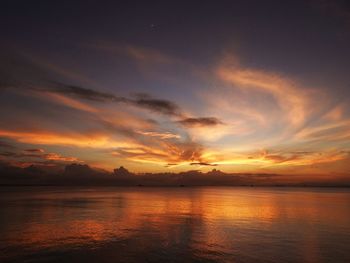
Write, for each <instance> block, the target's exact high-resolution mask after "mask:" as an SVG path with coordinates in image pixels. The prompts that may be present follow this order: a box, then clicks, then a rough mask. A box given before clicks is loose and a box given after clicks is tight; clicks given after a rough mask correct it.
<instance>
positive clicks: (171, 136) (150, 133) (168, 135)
mask: <svg viewBox="0 0 350 263" xmlns="http://www.w3.org/2000/svg"><path fill="white" fill-rule="evenodd" d="M137 133H139V134H142V135H145V136H151V137H159V138H161V139H180V138H181V136H180V135H178V134H173V133H170V132H163V133H161V132H153V131H137Z"/></svg>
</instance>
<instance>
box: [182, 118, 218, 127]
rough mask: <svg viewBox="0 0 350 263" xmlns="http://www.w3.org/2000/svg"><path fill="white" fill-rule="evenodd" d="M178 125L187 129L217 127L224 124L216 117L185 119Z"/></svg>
mask: <svg viewBox="0 0 350 263" xmlns="http://www.w3.org/2000/svg"><path fill="white" fill-rule="evenodd" d="M178 123H180V124H182V125H184V126H186V127H199V126H216V125H220V124H223V122H222V121H221V120H219V119H218V118H215V117H200V118H184V119H182V120H180V121H178Z"/></svg>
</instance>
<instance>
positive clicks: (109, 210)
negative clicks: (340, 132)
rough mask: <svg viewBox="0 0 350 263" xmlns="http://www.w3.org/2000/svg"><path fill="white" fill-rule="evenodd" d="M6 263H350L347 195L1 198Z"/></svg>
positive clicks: (21, 194) (143, 192) (106, 193)
mask: <svg viewBox="0 0 350 263" xmlns="http://www.w3.org/2000/svg"><path fill="white" fill-rule="evenodd" d="M0 252H1V254H0V261H1V262H350V190H347V189H329V188H328V189H317V188H301V189H297V188H248V187H247V188H235V187H232V188H224V187H208V188H187V187H183V188H142V187H139V188H118V187H115V188H101V187H99V188H62V187H61V188H58V187H57V188H55V187H32V188H28V187H17V188H4V187H3V188H1V189H0Z"/></svg>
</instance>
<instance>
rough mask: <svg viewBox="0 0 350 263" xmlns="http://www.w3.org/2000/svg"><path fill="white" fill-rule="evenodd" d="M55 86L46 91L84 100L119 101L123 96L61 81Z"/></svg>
mask: <svg viewBox="0 0 350 263" xmlns="http://www.w3.org/2000/svg"><path fill="white" fill-rule="evenodd" d="M55 86H56V87H54V88H48V89H47V91H50V92H55V93H61V94H64V95H67V96H71V97H77V98H80V99H85V100H92V101H100V102H108V101H113V102H120V101H123V100H124V98H122V97H117V96H115V95H113V94H110V93H105V92H100V91H96V90H93V89H88V88H83V87H79V86H74V85H66V84H61V83H56V85H55Z"/></svg>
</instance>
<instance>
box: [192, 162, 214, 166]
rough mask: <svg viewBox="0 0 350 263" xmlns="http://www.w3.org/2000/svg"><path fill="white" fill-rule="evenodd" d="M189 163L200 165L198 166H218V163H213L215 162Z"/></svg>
mask: <svg viewBox="0 0 350 263" xmlns="http://www.w3.org/2000/svg"><path fill="white" fill-rule="evenodd" d="M190 165H200V166H218V164H215V163H205V162H198V163H190Z"/></svg>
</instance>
